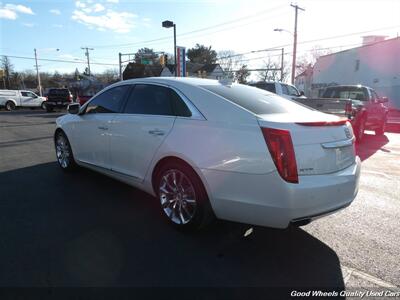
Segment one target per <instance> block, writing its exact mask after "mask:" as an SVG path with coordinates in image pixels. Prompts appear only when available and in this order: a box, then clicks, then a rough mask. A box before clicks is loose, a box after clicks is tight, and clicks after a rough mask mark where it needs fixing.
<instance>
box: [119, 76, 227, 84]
mask: <svg viewBox="0 0 400 300" xmlns="http://www.w3.org/2000/svg"><path fill="white" fill-rule="evenodd" d="M136 82H148V83H164V84H173V83H183V84H187V85H191V86H201V85H222V83H221V82H219V81H218V80H214V79H205V78H196V77H145V78H135V79H128V80H124V81H120V83H132V84H133V83H136Z"/></svg>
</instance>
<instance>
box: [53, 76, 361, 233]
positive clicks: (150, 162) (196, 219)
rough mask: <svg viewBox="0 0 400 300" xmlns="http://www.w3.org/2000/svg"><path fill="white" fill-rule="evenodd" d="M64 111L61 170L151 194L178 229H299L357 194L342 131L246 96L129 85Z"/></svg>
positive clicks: (154, 83) (247, 91) (335, 123)
mask: <svg viewBox="0 0 400 300" xmlns="http://www.w3.org/2000/svg"><path fill="white" fill-rule="evenodd" d="M68 111H69V114H68V115H65V116H62V117H60V118H58V119H57V128H56V131H55V135H54V140H55V147H56V155H57V160H58V163H59V165H60V166H61V168H62V169H64V170H66V171H67V170H71V169H73V168H74V167H76V166H77V165H79V166H83V167H87V168H90V169H93V170H96V171H98V172H101V173H103V174H105V175H108V176H111V177H113V178H116V179H118V180H121V181H123V182H126V183H128V184H130V185H132V186H134V187H137V188H139V189H141V190H144V191H146V192H148V193H150V194H151V195H153V196H155V197H156V198H158V200H159V202H160V207H161V210H162V212H163V215H164V216H165V217H166V218H167V220H168V221H169V222H170V223H171V224H173V225H175V226H176V227H178V228H181V229H199V228H201V227H203V226H205V225H207V224H209V223H210V222H211V221H212V220H213V219H214V218H215V217H216V218H219V219H225V220H231V221H237V222H242V223H248V224H254V225H261V226H269V227H275V228H285V227H287V226H288V225H289V224H291V223H292V224H296V225H303V224H306V223H308V222H310V221H311V220H313V219H315V218H317V217H320V216H323V215H327V214H329V213H332V212H335V211H337V210H339V209H342V208H344V207H346V206H348V205H350V203H351V202H352V201H353V199H354V198H355V197H356V195H357V192H358V181H359V176H360V165H361V164H360V159H359V158H358V157H357V156H356V155H355V150H354V136H353V131H352V128H351V125H350V124H349V123H348V122H346V120H341V119H339V118H338V117H336V116H333V115H327V114H323V113H320V112H318V111H314V110H311V109H309V108H306V107H304V106H301V105H299V104H296V103H294V102H292V101H290V100H286V99H284V98H281V97H279V96H277V95H274V94H272V93H270V92H267V91H264V90H261V89H258V88H255V87H249V86H245V85H241V84H229V83H222V82H218V81H215V80H207V79H197V78H145V79H133V80H127V81H122V82H119V83H116V84H113V85H111V86H109V87H107V88H106V89H104V90H103V91H101V92H100V93H98V94H97V95H95V96H94V97H93V98H92V99H91V100H90V101H89V102H87V103H86V104H85V105H83V106H82V107H79V104H71V105H70V106H69V108H68Z"/></svg>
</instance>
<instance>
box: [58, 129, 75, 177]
mask: <svg viewBox="0 0 400 300" xmlns="http://www.w3.org/2000/svg"><path fill="white" fill-rule="evenodd" d="M54 146H55V150H56V158H57V162H58V165H59V166H60V167H61V169H62V170H63V171H66V172H68V171H72V170H74V169H75V168H76V167H77V164H76V162H75V159H74V154H73V153H72V148H71V144H70V143H69V140H68V138H67V136H66V135H65V133H64V132H63V131H61V130H59V131H57V132H56V134H55V137H54Z"/></svg>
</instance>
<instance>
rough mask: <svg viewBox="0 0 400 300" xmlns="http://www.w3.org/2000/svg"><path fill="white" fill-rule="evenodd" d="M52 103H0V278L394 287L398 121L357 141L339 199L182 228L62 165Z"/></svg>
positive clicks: (140, 198) (149, 205)
mask: <svg viewBox="0 0 400 300" xmlns="http://www.w3.org/2000/svg"><path fill="white" fill-rule="evenodd" d="M60 115H61V113H44V112H43V111H41V110H19V111H14V112H5V111H0V199H1V201H0V208H1V214H0V236H1V240H0V241H1V242H0V247H1V248H0V249H1V250H0V253H1V256H2V257H1V263H2V266H1V267H0V285H1V286H121V285H123V286H145V287H151V286H165V287H167V286H224V287H229V286H235V287H238V286H239V287H240V286H244V287H251V286H278V287H279V286H280V287H282V286H283V287H332V288H333V287H335V288H338V289H343V288H352V287H355V288H361V287H363V288H365V287H371V288H385V289H395V288H396V286H397V287H398V286H400V271H399V270H400V253H399V249H400V234H399V225H400V221H399V215H400V131H399V129H398V128H395V127H392V128H389V130H390V131H391V132H387V133H386V135H385V136H383V137H377V136H375V135H374V134H373V133H372V132H371V133H368V134H367V135H366V137H365V140H364V142H363V143H361V144H360V145H358V146H357V147H358V149H357V151H358V153H359V156H360V157H361V159H362V160H363V164H362V175H361V181H360V191H359V194H358V196H357V198H356V200H355V201H354V203H353V204H352V205H351V206H350V207H349V208H347V209H345V210H343V211H341V212H338V213H336V214H334V215H331V216H329V217H326V218H322V219H319V220H316V221H315V222H313V223H311V224H309V225H307V226H304V227H301V228H288V229H286V230H275V229H268V228H258V227H257V228H254V232H253V234H251V235H250V236H248V237H246V238H245V237H243V233H244V232H245V230H246V229H248V228H249V226H246V225H241V224H233V223H228V222H218V223H216V224H215V225H214V226H213V227H212V228H211V229H209V230H207V231H204V232H201V233H198V234H194V235H188V234H183V233H180V232H177V231H175V230H174V229H172V228H171V227H169V226H167V224H165V223H164V221H163V220H162V219H161V217H160V211H159V208H158V202H157V201H156V200H155V199H153V198H152V197H150V196H148V195H147V194H145V193H143V192H140V191H138V190H136V189H134V188H132V187H130V186H127V185H125V184H122V183H120V182H117V181H115V180H113V179H110V178H107V177H105V176H102V175H99V174H97V173H94V172H92V171H88V170H83V169H82V170H79V171H77V172H75V173H70V174H65V173H63V172H62V171H61V170H60V168H59V167H58V165H57V163H56V162H55V154H54V149H53V140H52V135H53V131H54V128H55V123H54V122H55V119H56V117H58V116H60Z"/></svg>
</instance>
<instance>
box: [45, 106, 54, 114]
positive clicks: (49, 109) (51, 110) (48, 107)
mask: <svg viewBox="0 0 400 300" xmlns="http://www.w3.org/2000/svg"><path fill="white" fill-rule="evenodd" d="M46 111H47V112H48V113H49V112H53V108H52V107H51V106H47V105H46Z"/></svg>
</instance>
